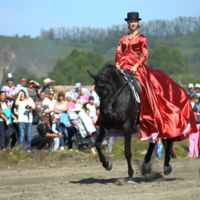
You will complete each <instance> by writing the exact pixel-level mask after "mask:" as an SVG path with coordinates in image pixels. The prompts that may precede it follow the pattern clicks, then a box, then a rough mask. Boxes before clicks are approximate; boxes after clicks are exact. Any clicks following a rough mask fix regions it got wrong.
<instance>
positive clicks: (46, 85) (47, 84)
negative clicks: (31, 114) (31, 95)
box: [41, 78, 55, 95]
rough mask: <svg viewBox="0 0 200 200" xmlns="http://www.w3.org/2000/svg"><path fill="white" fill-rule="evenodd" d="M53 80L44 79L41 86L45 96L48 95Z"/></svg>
mask: <svg viewBox="0 0 200 200" xmlns="http://www.w3.org/2000/svg"><path fill="white" fill-rule="evenodd" d="M54 82H55V81H54V80H51V79H50V78H46V79H44V84H43V86H42V90H41V91H44V92H45V93H46V95H47V94H48V93H49V91H50V89H51V84H52V83H54Z"/></svg>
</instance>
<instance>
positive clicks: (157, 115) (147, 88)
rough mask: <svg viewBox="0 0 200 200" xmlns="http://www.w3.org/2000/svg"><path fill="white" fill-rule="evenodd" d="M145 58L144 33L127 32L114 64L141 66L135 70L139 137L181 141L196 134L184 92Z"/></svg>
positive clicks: (146, 52)
mask: <svg viewBox="0 0 200 200" xmlns="http://www.w3.org/2000/svg"><path fill="white" fill-rule="evenodd" d="M140 54H142V56H141V58H140ZM147 58H148V49H147V41H146V38H145V36H144V35H142V34H141V33H137V34H136V35H135V37H132V38H130V37H129V35H128V34H127V35H124V36H122V37H121V38H120V40H119V45H118V48H117V52H116V55H115V60H116V63H118V64H119V65H120V67H121V68H123V67H126V68H127V69H131V68H132V67H133V65H135V64H136V63H139V65H140V66H139V67H138V68H137V72H136V73H135V77H136V78H137V80H138V81H139V83H140V90H141V95H140V133H139V137H140V138H141V140H145V139H149V140H150V141H156V140H157V137H163V138H174V137H175V140H177V141H180V140H183V139H185V138H186V137H187V136H188V134H192V133H196V132H197V128H196V121H195V118H194V114H193V112H192V108H191V105H190V101H189V99H188V95H187V93H186V91H185V90H184V88H182V87H181V86H180V85H178V84H177V83H176V82H174V81H173V80H172V79H171V78H170V77H168V76H167V75H166V74H164V73H163V72H161V71H159V70H155V69H152V68H150V67H149V66H147V65H145V64H144V62H145V61H146V60H147Z"/></svg>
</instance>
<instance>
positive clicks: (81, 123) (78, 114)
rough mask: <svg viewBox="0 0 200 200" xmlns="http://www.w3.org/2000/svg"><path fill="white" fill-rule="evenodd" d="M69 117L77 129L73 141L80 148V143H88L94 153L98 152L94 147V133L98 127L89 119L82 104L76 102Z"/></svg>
mask: <svg viewBox="0 0 200 200" xmlns="http://www.w3.org/2000/svg"><path fill="white" fill-rule="evenodd" d="M69 118H70V122H71V124H72V126H73V127H74V128H75V129H76V131H75V132H74V135H73V141H74V142H75V143H76V148H77V150H78V147H79V145H84V144H86V145H88V147H89V149H90V151H91V153H92V154H96V151H95V149H94V147H93V146H94V143H95V140H94V134H95V133H96V129H95V127H94V125H93V124H92V122H91V121H90V119H89V116H88V115H87V114H86V113H85V111H84V110H83V107H82V105H81V104H78V103H77V104H75V106H74V109H72V110H71V111H70V112H69Z"/></svg>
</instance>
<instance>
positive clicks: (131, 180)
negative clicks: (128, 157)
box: [127, 177, 135, 184]
mask: <svg viewBox="0 0 200 200" xmlns="http://www.w3.org/2000/svg"><path fill="white" fill-rule="evenodd" d="M127 183H128V184H135V182H134V181H133V177H129V178H128V181H127Z"/></svg>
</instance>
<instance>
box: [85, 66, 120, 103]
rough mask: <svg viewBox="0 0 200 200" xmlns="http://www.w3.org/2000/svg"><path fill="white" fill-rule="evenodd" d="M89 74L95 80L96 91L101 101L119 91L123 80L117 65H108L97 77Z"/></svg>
mask: <svg viewBox="0 0 200 200" xmlns="http://www.w3.org/2000/svg"><path fill="white" fill-rule="evenodd" d="M88 73H89V75H90V76H91V77H92V78H93V79H94V80H95V82H94V84H95V91H96V93H97V94H98V95H99V97H100V98H101V99H107V98H109V97H111V96H113V94H114V93H115V92H116V91H117V89H118V87H117V86H118V85H119V84H120V79H121V78H120V74H119V73H118V72H117V68H116V66H115V65H111V64H106V65H105V66H104V67H103V68H102V69H101V70H100V71H99V72H98V73H97V75H94V74H92V73H90V72H89V71H88Z"/></svg>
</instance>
